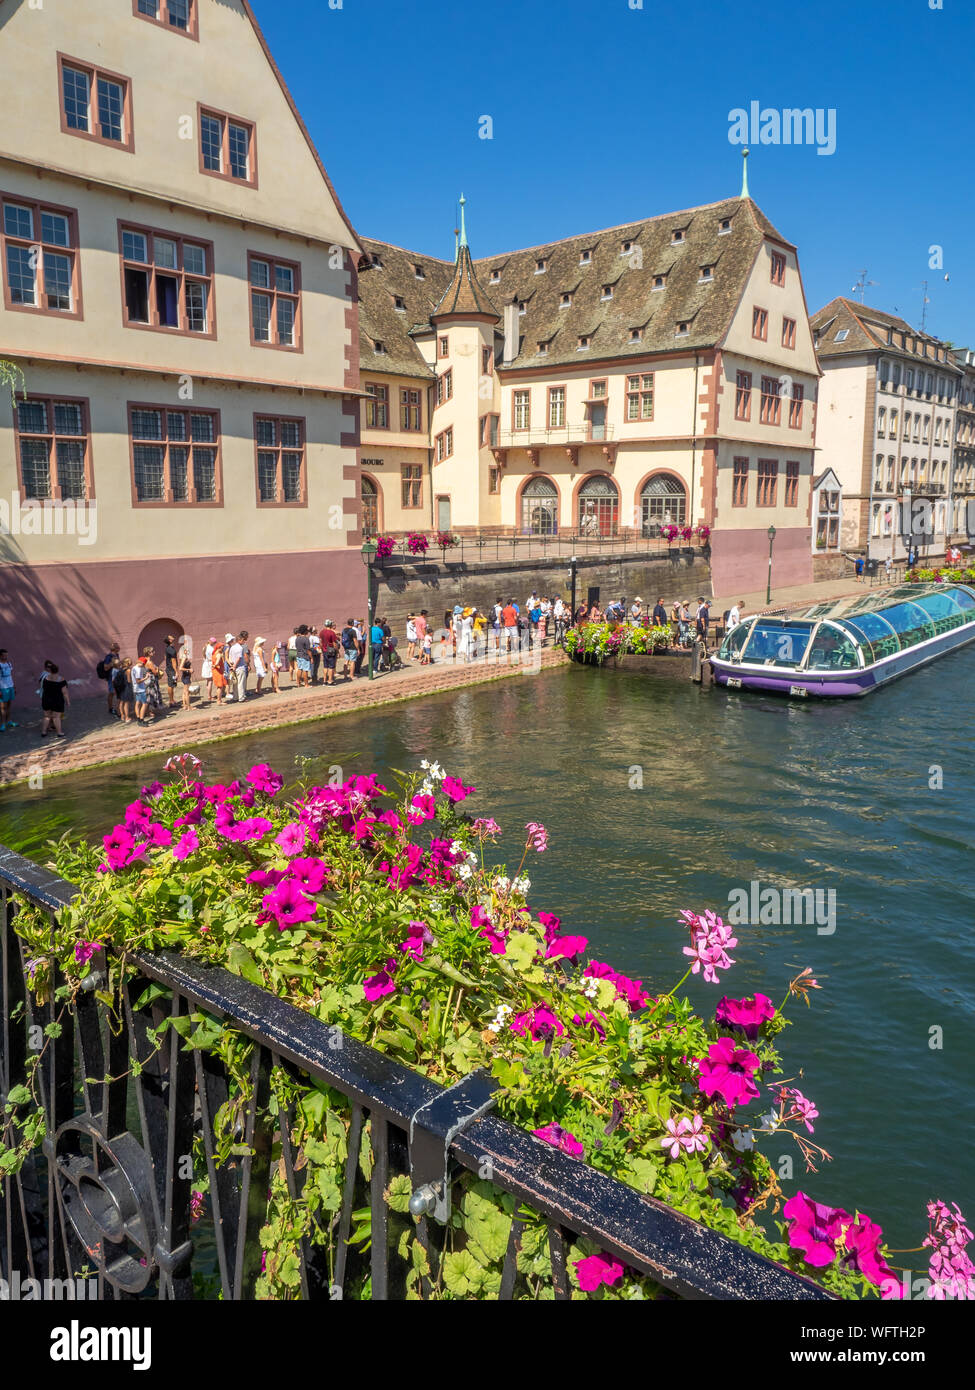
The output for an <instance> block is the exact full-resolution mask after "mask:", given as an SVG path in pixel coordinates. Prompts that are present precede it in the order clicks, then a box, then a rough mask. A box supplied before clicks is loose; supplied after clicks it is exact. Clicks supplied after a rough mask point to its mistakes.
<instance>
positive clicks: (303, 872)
mask: <svg viewBox="0 0 975 1390" xmlns="http://www.w3.org/2000/svg"><path fill="white" fill-rule="evenodd" d="M288 874H289V876H290V877H291V878H293V879H296V880H297V882H298V883H300V884H301V886H302V888H304V890H305V892H306V893H320V892H321V891H322V889H323V888H324V887H325V880H326V879H327V878H328V865H327V864H325V863H324V862H323V861H322V860H321V859H292V861H291V863H290V864H289V865H288Z"/></svg>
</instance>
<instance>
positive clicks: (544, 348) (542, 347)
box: [536, 343, 548, 357]
mask: <svg viewBox="0 0 975 1390" xmlns="http://www.w3.org/2000/svg"><path fill="white" fill-rule="evenodd" d="M547 353H548V343H539V344H538V352H537V354H536V356H538V357H545V356H546V355H547Z"/></svg>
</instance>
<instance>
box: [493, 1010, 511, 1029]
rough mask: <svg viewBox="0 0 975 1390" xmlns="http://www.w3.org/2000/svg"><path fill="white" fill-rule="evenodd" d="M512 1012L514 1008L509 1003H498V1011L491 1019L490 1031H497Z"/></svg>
mask: <svg viewBox="0 0 975 1390" xmlns="http://www.w3.org/2000/svg"><path fill="white" fill-rule="evenodd" d="M513 1013H514V1010H513V1009H512V1008H511V1006H510V1005H509V1004H499V1005H498V1012H497V1013H496V1014H495V1015H494V1018H493V1019H492V1020H491V1031H492V1033H499V1032H500V1031H501V1029H502V1028H503V1027H504V1025H505V1023H506V1022H507V1021H508V1019H509V1018H510V1017H511V1015H512V1014H513Z"/></svg>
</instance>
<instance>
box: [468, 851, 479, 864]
mask: <svg viewBox="0 0 975 1390" xmlns="http://www.w3.org/2000/svg"><path fill="white" fill-rule="evenodd" d="M467 862H468V864H470V866H471V867H472V868H476V867H477V855H476V854H475V853H474V851H473V850H472V849H469V850H468V851H467Z"/></svg>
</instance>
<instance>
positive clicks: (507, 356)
mask: <svg viewBox="0 0 975 1390" xmlns="http://www.w3.org/2000/svg"><path fill="white" fill-rule="evenodd" d="M519 343H520V335H519V332H518V301H517V299H513V300H512V301H511V303H510V304H506V305H505V306H504V360H505V362H513V361H514V360H515V358H516V357H517V356H518V347H519Z"/></svg>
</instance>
